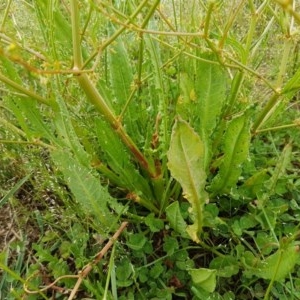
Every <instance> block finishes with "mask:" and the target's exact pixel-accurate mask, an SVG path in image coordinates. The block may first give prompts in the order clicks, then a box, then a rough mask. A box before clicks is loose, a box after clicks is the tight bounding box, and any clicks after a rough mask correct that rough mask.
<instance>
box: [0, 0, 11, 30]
mask: <svg viewBox="0 0 300 300" xmlns="http://www.w3.org/2000/svg"><path fill="white" fill-rule="evenodd" d="M11 3H12V0H9V1H8V2H7V5H6V8H5V11H4V16H3V19H2V22H1V27H0V32H3V31H4V30H3V29H4V25H5V22H6V20H7V18H8V14H9V9H10V6H11Z"/></svg>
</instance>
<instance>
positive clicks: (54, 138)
mask: <svg viewBox="0 0 300 300" xmlns="http://www.w3.org/2000/svg"><path fill="white" fill-rule="evenodd" d="M278 3H279V4H280V5H277V4H276V3H274V2H271V1H268V0H266V1H263V2H262V3H257V2H256V1H252V0H249V1H244V0H240V1H234V2H233V3H230V4H228V3H225V2H222V1H208V2H206V1H190V2H189V3H188V4H184V3H183V1H175V0H173V1H170V2H169V3H162V4H160V1H150V0H143V1H134V0H131V1H113V2H107V1H87V2H84V1H77V0H70V1H69V2H66V3H65V2H63V3H60V2H55V1H42V0H35V1H8V3H6V4H5V5H4V6H5V10H3V13H2V15H1V30H0V42H1V48H0V60H1V64H0V67H1V73H0V80H1V82H2V85H1V96H2V100H1V106H0V107H1V111H0V113H1V114H0V122H1V124H2V125H3V126H2V128H1V129H0V134H1V150H2V151H3V152H6V153H7V156H9V155H8V154H9V153H11V154H13V153H14V152H15V151H18V152H19V153H21V154H20V157H21V158H23V159H24V157H25V158H26V157H33V156H34V155H33V152H35V153H41V155H40V161H39V160H38V159H37V160H36V161H34V163H33V164H32V166H31V167H30V166H28V167H26V166H24V170H25V175H23V176H21V178H24V182H25V181H27V180H29V178H30V176H31V174H33V173H34V172H35V171H37V170H43V172H42V174H43V175H42V176H43V177H44V178H47V180H48V182H53V183H54V184H52V185H53V187H52V191H51V192H52V193H53V194H55V195H57V198H59V199H60V201H62V203H63V205H62V204H61V206H62V208H60V209H63V215H64V216H65V219H66V224H62V225H61V226H58V227H56V231H55V232H56V234H54V235H52V236H51V234H50V233H49V231H47V230H46V231H45V232H44V230H45V228H44V226H46V227H47V226H51V224H54V223H55V222H56V221H55V220H56V217H54V216H51V215H50V216H49V215H47V213H46V212H45V213H43V215H42V216H40V217H39V218H37V224H40V225H43V222H45V221H46V223H47V218H49V219H50V220H51V221H49V220H48V223H47V225H43V226H40V228H42V233H43V234H44V237H42V238H41V239H39V240H38V241H36V242H35V244H34V245H33V246H32V249H33V250H34V251H35V258H36V259H37V261H38V262H39V263H40V265H42V266H43V267H44V268H46V271H47V272H48V273H49V274H50V275H51V278H52V279H53V280H54V279H55V278H58V277H59V276H62V275H66V274H70V273H72V272H75V270H77V269H81V268H82V267H83V265H84V264H86V263H87V262H88V261H89V260H88V258H87V257H88V256H89V255H93V254H95V253H96V252H97V251H96V250H95V249H94V247H93V246H92V245H91V238H90V235H89V233H91V234H94V235H95V236H98V235H101V236H104V238H107V237H109V236H110V235H111V234H112V233H113V232H115V230H116V229H117V227H118V223H119V222H120V220H123V219H126V220H127V221H129V223H130V226H129V230H128V232H127V233H124V245H123V246H122V244H121V245H115V246H114V247H113V250H112V253H111V256H110V259H109V263H108V266H105V265H100V266H98V267H96V268H98V271H99V273H100V274H101V275H102V277H101V279H99V278H97V276H96V275H95V274H93V275H91V276H90V278H89V279H88V280H85V281H84V288H83V289H84V290H83V292H82V295H81V296H82V297H83V296H86V297H88V295H91V296H92V297H96V298H97V299H101V297H104V298H107V299H110V298H114V299H117V298H120V299H123V298H124V297H125V298H126V299H133V298H134V299H139V298H140V299H152V298H153V299H172V297H173V296H174V297H183V298H184V297H185V298H190V297H194V298H195V299H208V297H212V299H233V298H234V297H235V296H236V297H237V299H240V298H241V299H242V298H243V299H251V297H252V298H253V297H257V298H264V299H268V298H269V297H278V295H280V297H283V296H282V295H286V297H290V296H291V297H294V298H295V299H298V298H299V295H298V294H297V293H298V292H297V288H298V286H299V282H298V280H296V273H295V272H297V271H296V269H295V266H296V265H297V264H299V259H298V255H297V254H298V247H299V246H298V242H297V241H296V240H297V237H298V234H299V229H298V226H297V225H296V224H295V221H296V220H297V218H296V215H297V212H298V204H299V201H300V200H299V192H298V189H299V179H298V178H299V171H298V169H297V165H298V164H299V142H298V139H297V138H298V137H299V132H298V127H299V120H298V117H297V109H298V108H297V106H298V105H299V99H298V98H297V97H298V96H297V93H298V91H299V86H300V85H299V80H300V72H299V69H298V66H299V59H298V57H297V43H298V42H299V41H298V33H297V30H299V28H298V27H297V25H296V23H295V22H296V21H298V19H299V18H298V14H297V13H296V4H295V5H294V7H293V6H291V7H290V6H288V5H286V4H285V3H281V2H280V1H278ZM10 14H11V15H12V16H13V18H8V16H9V15H10ZM23 14H25V15H26V16H28V19H27V20H26V21H22V18H21V16H22V15H23ZM188 16H189V17H188ZM224 16H226V18H224ZM281 40H283V42H281ZM270 44H272V46H270ZM277 61H278V63H277ZM268 62H270V63H268ZM286 122H287V123H286ZM11 156H12V158H14V156H13V155H11ZM5 159H6V160H7V158H3V161H4V160H5ZM45 165H47V166H48V167H47V168H45V167H44V166H45ZM21 173H22V172H21ZM48 173H49V174H48ZM9 177H11V174H10V173H9V172H7V173H5V172H3V178H4V180H5V178H9ZM21 178H19V179H21ZM30 182H31V184H32V186H33V188H35V189H39V191H40V193H41V194H42V193H43V191H44V190H46V187H45V186H43V184H40V181H39V180H38V178H37V176H34V177H33V178H31V179H30ZM22 183H23V181H22ZM20 187H21V186H20V185H19V184H16V185H15V188H14V189H12V190H10V191H11V192H8V193H6V194H5V195H6V196H5V195H4V197H3V198H2V202H3V203H4V202H9V201H10V202H11V200H9V199H10V198H11V196H12V194H14V193H15V191H17V190H18V189H20ZM5 189H6V188H5ZM5 192H6V191H5ZM0 203H1V201H0ZM57 209H58V208H57ZM72 214H73V215H75V216H72ZM73 222H74V223H77V222H78V223H79V224H78V225H74V224H72V223H73ZM283 222H285V223H287V224H288V226H287V227H284V226H283V225H282V223H283ZM46 223H45V224H46ZM58 236H59V237H60V238H59V239H58V240H57V237H58ZM76 236H80V237H81V239H80V241H78V243H75V244H74V245H71V241H72V240H74V238H75V237H76ZM47 247H48V248H50V249H51V251H50V250H47V249H46V248H47ZM199 252H202V253H203V254H201V255H200V254H199ZM5 253H7V252H3V253H2V255H3V257H4V256H5V255H6V254H5ZM70 258H72V261H73V263H74V264H75V266H74V265H73V264H72V263H70V261H68V259H70ZM1 265H2V266H5V271H6V272H9V271H8V270H11V269H9V266H8V263H7V262H5V263H2V264H1ZM115 267H116V269H115ZM39 268H41V267H39V266H38V263H37V264H32V265H31V266H29V268H28V269H27V270H25V271H22V270H20V269H18V272H19V273H20V275H22V276H24V275H25V276H26V277H29V278H32V276H33V274H34V271H35V269H39ZM257 268H259V270H260V271H255V270H256V269H257ZM106 269H107V272H108V274H109V276H107V278H106V277H105V270H106ZM18 276H19V275H18ZM15 279H16V280H20V281H22V280H21V279H20V278H17V277H16V276H15ZM234 280H237V282H238V285H233V284H232V282H234ZM33 281H37V282H35V284H36V285H35V288H36V289H37V290H38V289H39V288H38V286H39V285H42V284H43V283H45V282H41V281H38V280H37V279H36V278H35V277H34V276H33ZM283 282H286V284H283ZM63 284H64V286H63V287H61V288H62V290H63V289H68V288H71V287H72V284H74V283H73V282H72V281H70V280H68V279H67V280H65V281H63ZM247 286H248V287H247ZM62 290H59V291H60V292H61V291H62ZM120 291H121V292H122V293H120ZM18 293H19V295H22V289H21V287H20V286H19V290H18ZM58 294H59V292H58ZM121 294H122V295H123V296H121ZM47 296H50V295H47V294H43V297H47ZM19 297H21V296H19ZM30 297H33V298H32V299H35V298H34V297H35V296H34V295H32V296H30ZM59 297H61V299H64V295H63V294H59ZM122 297H123V298H122ZM125 298H124V299H125Z"/></svg>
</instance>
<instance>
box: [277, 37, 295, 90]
mask: <svg viewBox="0 0 300 300" xmlns="http://www.w3.org/2000/svg"><path fill="white" fill-rule="evenodd" d="M292 46H293V41H292V39H291V38H287V39H286V40H285V42H284V45H283V53H282V59H281V63H280V67H279V72H278V76H277V82H276V86H277V88H280V87H281V86H282V84H283V80H284V77H285V74H286V71H287V68H288V66H289V65H288V62H289V59H290V53H291V49H292Z"/></svg>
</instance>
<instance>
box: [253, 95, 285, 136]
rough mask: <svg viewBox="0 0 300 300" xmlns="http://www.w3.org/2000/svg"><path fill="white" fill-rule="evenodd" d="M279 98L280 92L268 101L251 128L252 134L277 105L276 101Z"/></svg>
mask: <svg viewBox="0 0 300 300" xmlns="http://www.w3.org/2000/svg"><path fill="white" fill-rule="evenodd" d="M280 96H281V93H280V92H277V93H274V94H273V96H272V97H271V98H270V100H269V101H268V103H267V104H266V106H265V107H264V108H263V110H262V111H261V113H260V114H259V115H258V117H257V119H256V120H255V122H254V124H253V126H252V132H253V133H254V134H255V133H256V132H257V129H258V128H259V127H261V126H262V124H263V123H264V121H265V119H266V117H267V115H268V114H269V112H270V111H271V109H272V108H273V107H274V106H275V105H276V104H277V101H278V99H279V97H280Z"/></svg>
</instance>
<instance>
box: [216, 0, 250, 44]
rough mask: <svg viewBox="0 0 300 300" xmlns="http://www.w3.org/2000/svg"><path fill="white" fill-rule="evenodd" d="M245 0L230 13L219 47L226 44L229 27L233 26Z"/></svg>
mask: <svg viewBox="0 0 300 300" xmlns="http://www.w3.org/2000/svg"><path fill="white" fill-rule="evenodd" d="M244 2H245V0H242V1H241V2H240V3H239V5H238V7H236V8H234V9H233V10H232V11H231V13H230V14H229V20H228V21H227V23H226V25H225V29H224V32H223V35H222V38H221V40H220V41H219V45H218V46H219V49H223V47H224V44H225V41H226V38H227V36H228V32H229V29H230V28H231V26H232V24H233V22H234V20H235V18H236V16H237V14H238V12H239V11H240V9H241V8H242V6H243V4H244Z"/></svg>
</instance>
